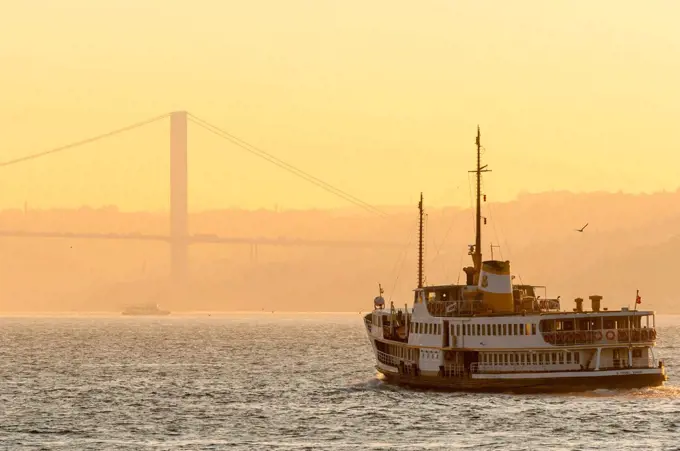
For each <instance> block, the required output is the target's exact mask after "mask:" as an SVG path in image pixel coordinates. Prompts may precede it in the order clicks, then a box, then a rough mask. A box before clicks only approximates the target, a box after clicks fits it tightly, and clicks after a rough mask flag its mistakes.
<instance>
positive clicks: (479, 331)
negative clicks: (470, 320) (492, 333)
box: [477, 324, 482, 337]
mask: <svg viewBox="0 0 680 451" xmlns="http://www.w3.org/2000/svg"><path fill="white" fill-rule="evenodd" d="M480 335H482V331H481V326H480V325H479V324H477V336H478V337H479V336H480Z"/></svg>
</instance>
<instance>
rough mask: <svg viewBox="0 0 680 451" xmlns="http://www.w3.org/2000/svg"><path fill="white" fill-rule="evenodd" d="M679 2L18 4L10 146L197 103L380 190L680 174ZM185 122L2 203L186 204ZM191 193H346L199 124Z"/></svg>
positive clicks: (445, 190) (3, 185)
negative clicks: (179, 169) (176, 158)
mask: <svg viewBox="0 0 680 451" xmlns="http://www.w3.org/2000/svg"><path fill="white" fill-rule="evenodd" d="M677 17H680V4H678V3H677V2H674V1H670V0H669V1H662V0H656V1H649V2H639V1H621V0H618V1H613V0H611V1H609V0H601V1H598V2H591V1H581V0H570V1H566V0H565V1H563V0H553V1H550V2H546V1H541V0H536V1H529V0H517V1H513V2H506V1H501V0H498V1H484V0H476V1H472V0H470V1H454V0H448V1H444V0H441V1H440V0H427V1H421V2H413V1H406V0H372V1H370V2H366V1H358V0H342V1H339V0H338V1H330V0H306V1H303V0H287V1H280V0H249V1H231V0H194V1H192V2H186V1H172V0H164V1H161V0H116V1H110V0H109V1H97V2H94V1H91V0H42V1H37V0H26V1H21V2H16V1H15V2H10V1H9V0H0V68H1V70H0V99H1V101H0V123H1V124H2V126H1V127H0V130H2V133H1V134H0V148H1V149H2V153H1V155H2V158H0V160H2V161H5V160H7V159H12V158H16V157H20V156H23V155H27V154H31V153H36V152H41V151H45V150H49V149H52V148H55V147H58V146H61V145H64V144H68V143H71V142H74V141H78V140H81V139H85V138H88V137H90V136H96V135H98V134H101V133H105V132H108V131H110V130H113V129H116V128H120V127H124V126H126V125H129V124H133V123H136V122H139V121H143V120H146V119H148V118H151V117H155V116H158V115H162V114H164V113H168V112H170V111H176V110H186V111H189V112H191V113H192V114H194V115H195V116H197V117H200V118H202V119H204V120H206V121H208V122H210V123H213V124H215V125H218V126H220V127H221V128H223V129H225V130H227V131H229V132H230V133H232V134H234V135H236V136H238V137H240V138H241V139H243V140H245V141H247V142H249V143H251V144H253V145H255V146H257V147H259V148H261V149H264V150H266V151H268V152H270V153H272V154H274V155H276V156H277V157H279V158H281V159H283V160H285V161H287V162H289V163H291V164H293V165H295V166H296V167H299V168H301V169H303V170H305V171H306V172H308V173H311V174H313V175H314V176H316V177H319V178H320V179H322V180H325V181H326V182H328V183H330V184H332V185H334V186H337V187H339V188H341V189H343V190H344V191H347V192H349V193H351V194H352V195H354V196H356V197H358V198H360V199H362V200H364V201H366V202H368V203H370V204H373V205H404V204H412V203H415V202H417V198H418V195H419V193H420V192H421V191H424V192H425V194H426V198H427V199H428V202H429V203H430V204H431V205H438V206H441V205H459V206H468V205H469V202H470V186H469V179H468V174H467V171H468V170H469V169H472V168H473V165H474V136H475V133H476V127H477V125H478V124H479V125H480V126H481V129H482V144H483V145H484V149H485V150H484V159H485V162H486V163H488V164H489V166H490V168H491V169H493V172H492V173H491V174H489V175H488V176H487V177H486V179H485V191H487V192H488V195H489V198H490V200H495V201H506V200H511V199H513V198H515V197H516V196H517V195H518V194H520V193H522V192H543V191H552V190H569V191H574V192H589V191H600V190H604V191H624V192H630V193H641V192H656V191H662V190H668V191H675V190H676V189H678V187H679V186H680V182H679V181H678V172H679V169H678V168H679V167H680V156H679V155H680V153H679V152H678V151H677V150H678V147H679V146H680V137H679V136H678V135H677V133H674V132H675V128H676V127H674V126H675V122H676V121H677V117H679V113H680V89H679V88H678V84H677V80H680V65H679V64H678V61H680V28H678V27H677ZM168 128H169V122H168V121H167V120H165V121H158V122H156V123H153V124H151V125H148V126H146V127H143V128H140V129H137V130H134V131H131V132H128V133H126V134H123V135H119V136H116V137H114V138H109V139H107V140H104V141H101V142H97V143H92V144H89V145H86V146H82V147H80V148H77V149H73V150H69V151H67V152H64V153H60V154H55V155H51V156H48V157H45V158H42V159H39V160H32V161H28V162H24V163H21V164H18V165H14V166H7V167H0V191H1V192H2V196H0V208H11V207H17V208H22V207H23V206H24V203H27V204H28V205H29V206H30V207H35V208H51V207H73V206H80V205H84V204H87V205H92V206H101V205H110V204H115V205H118V206H119V207H120V208H121V209H125V210H167V209H168V208H169V200H168V196H169V151H168V149H169V130H168ZM189 203H190V209H191V210H194V211H196V210H204V209H213V208H228V207H238V208H247V209H258V208H280V209H294V208H335V207H345V206H347V205H348V204H347V203H346V201H345V200H342V199H340V198H337V197H334V196H332V195H331V194H329V193H327V192H326V191H323V190H321V189H319V188H318V187H316V186H314V185H310V184H309V183H307V182H305V181H302V180H299V179H298V178H296V177H295V176H293V175H291V174H289V173H287V172H285V171H282V170H281V169H280V168H277V167H275V166H272V165H271V164H270V163H267V162H266V161H263V160H261V159H258V158H257V157H254V156H253V155H251V154H248V153H247V152H244V151H243V150H242V149H240V148H238V147H235V146H233V145H231V144H229V143H228V142H226V141H224V140H223V139H221V138H219V137H217V136H214V135H211V134H210V133H209V132H207V131H206V130H204V129H202V128H200V127H199V126H197V125H195V124H190V126H189Z"/></svg>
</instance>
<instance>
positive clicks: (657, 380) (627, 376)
mask: <svg viewBox="0 0 680 451" xmlns="http://www.w3.org/2000/svg"><path fill="white" fill-rule="evenodd" d="M376 369H377V370H378V371H379V372H380V373H381V374H383V375H384V376H385V378H386V380H387V381H388V382H390V383H395V384H398V385H404V386H408V387H413V388H423V389H435V390H448V391H478V392H514V393H551V392H553V393H554V392H577V391H590V390H596V389H631V388H644V387H655V386H660V385H663V383H664V381H665V380H666V375H665V372H664V370H663V369H662V368H644V369H622V370H607V371H578V372H569V373H511V374H471V375H469V376H463V377H456V378H451V377H440V376H425V375H418V376H413V375H409V374H399V372H398V370H397V371H389V370H386V369H384V368H381V367H380V366H378V367H376Z"/></svg>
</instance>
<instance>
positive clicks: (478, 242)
mask: <svg viewBox="0 0 680 451" xmlns="http://www.w3.org/2000/svg"><path fill="white" fill-rule="evenodd" d="M475 144H477V169H475V170H474V171H470V172H474V173H476V175H477V212H476V226H475V248H474V252H473V253H472V262H473V264H474V266H475V283H476V282H477V278H478V277H479V273H480V271H481V269H482V172H490V170H489V169H486V166H487V165H484V166H482V165H481V164H482V152H481V149H482V141H481V132H480V130H479V125H478V126H477V139H476V140H475Z"/></svg>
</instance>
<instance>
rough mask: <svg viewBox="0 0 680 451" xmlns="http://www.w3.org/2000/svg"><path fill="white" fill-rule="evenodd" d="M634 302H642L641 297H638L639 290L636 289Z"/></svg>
mask: <svg viewBox="0 0 680 451" xmlns="http://www.w3.org/2000/svg"><path fill="white" fill-rule="evenodd" d="M635 303H636V304H642V298H641V297H640V290H638V292H637V295H636V296H635Z"/></svg>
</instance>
